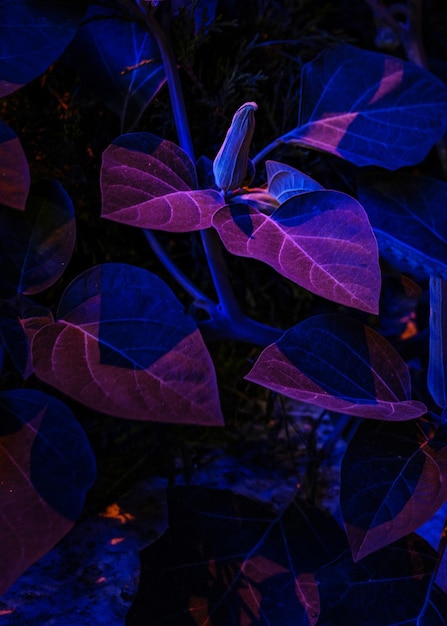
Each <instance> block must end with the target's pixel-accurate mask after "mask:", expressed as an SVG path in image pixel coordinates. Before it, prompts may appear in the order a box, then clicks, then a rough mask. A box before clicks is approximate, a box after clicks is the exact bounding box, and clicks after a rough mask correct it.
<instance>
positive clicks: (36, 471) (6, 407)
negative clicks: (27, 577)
mask: <svg viewBox="0 0 447 626" xmlns="http://www.w3.org/2000/svg"><path fill="white" fill-rule="evenodd" d="M0 413H1V419H0V475H1V477H2V480H1V483H0V520H1V526H2V533H1V535H0V551H1V554H2V559H1V560H0V594H3V593H5V591H6V590H7V589H8V588H9V587H10V585H12V583H13V582H14V581H15V580H16V579H17V578H18V577H19V576H20V575H21V574H22V573H23V572H24V571H25V570H26V569H27V568H28V567H29V566H30V565H31V564H32V563H34V562H35V561H37V560H38V559H39V558H40V557H41V556H43V555H44V554H45V553H46V552H48V551H49V550H50V549H51V548H52V547H53V546H54V545H55V544H56V543H57V542H58V541H59V540H60V539H61V538H62V537H63V536H64V535H65V534H66V533H67V532H68V531H69V530H70V528H71V527H72V526H73V522H74V521H75V520H76V519H77V518H78V517H79V515H80V514H81V511H82V507H83V504H84V496H85V493H86V491H87V490H88V489H89V488H90V486H91V485H92V483H93V481H94V480H95V473H96V470H95V461H94V456H93V453H92V451H91V449H90V445H89V442H88V439H87V437H86V435H85V434H84V431H83V430H82V428H81V427H80V426H79V425H78V423H77V422H76V420H75V418H74V416H73V414H72V413H71V411H70V410H69V409H68V407H67V406H66V405H65V404H63V403H62V402H60V401H59V400H56V399H55V398H52V397H51V396H48V395H46V394H44V393H42V392H40V391H35V390H31V389H15V390H12V391H2V392H0Z"/></svg>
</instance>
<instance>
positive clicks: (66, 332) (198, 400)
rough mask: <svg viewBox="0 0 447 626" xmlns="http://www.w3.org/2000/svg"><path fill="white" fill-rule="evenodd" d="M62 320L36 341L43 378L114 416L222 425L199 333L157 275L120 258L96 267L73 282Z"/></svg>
mask: <svg viewBox="0 0 447 626" xmlns="http://www.w3.org/2000/svg"><path fill="white" fill-rule="evenodd" d="M57 317H58V321H57V322H56V323H55V324H50V325H47V326H45V327H44V328H42V329H41V330H40V331H39V332H38V333H37V334H36V335H35V337H34V340H33V345H32V353H33V365H34V369H35V372H36V375H37V376H38V377H39V378H41V379H42V380H43V381H45V382H47V383H49V384H50V385H53V386H54V387H56V388H57V389H59V390H60V391H62V392H63V393H65V394H67V395H68V396H70V397H72V398H75V399H76V400H78V401H79V402H82V403H84V404H86V405H87V406H90V407H93V408H94V409H96V410H98V411H102V412H104V413H107V414H109V415H115V416H117V417H124V418H130V419H139V420H150V421H159V422H175V423H184V424H205V425H220V424H222V421H223V419H222V415H221V410H220V403H219V396H218V391H217V383H216V377H215V372H214V366H213V363H212V361H211V357H210V355H209V353H208V351H207V349H206V347H205V344H204V343H203V340H202V336H201V335H200V332H199V330H198V329H197V326H196V323H195V321H194V320H193V318H192V317H189V316H188V315H185V313H184V311H183V306H182V305H181V303H180V302H179V301H178V300H177V298H176V297H175V295H174V294H173V293H172V291H171V290H170V289H169V287H168V286H167V285H166V284H165V283H164V282H163V281H162V280H161V279H160V278H158V276H156V275H155V274H151V273H150V272H147V271H146V270H143V269H140V268H137V267H133V266H130V265H122V264H115V263H110V264H104V265H100V266H96V267H94V268H91V269H90V270H87V271H86V272H84V273H83V274H81V275H80V276H78V277H77V278H76V279H75V280H74V281H73V282H72V283H71V284H70V285H69V286H68V288H67V289H66V291H65V293H64V295H63V296H62V298H61V302H60V305H59V309H58V314H57Z"/></svg>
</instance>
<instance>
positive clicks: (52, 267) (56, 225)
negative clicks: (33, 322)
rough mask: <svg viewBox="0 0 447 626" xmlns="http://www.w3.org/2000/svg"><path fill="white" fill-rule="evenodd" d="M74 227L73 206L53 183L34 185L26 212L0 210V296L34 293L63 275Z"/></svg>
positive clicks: (69, 253)
mask: <svg viewBox="0 0 447 626" xmlns="http://www.w3.org/2000/svg"><path fill="white" fill-rule="evenodd" d="M75 240H76V225H75V218H74V209H73V204H72V202H71V200H70V198H69V196H68V194H67V193H66V191H65V190H64V189H63V187H62V186H61V185H60V184H59V183H58V182H57V181H54V180H50V181H45V182H40V183H36V184H35V185H33V187H32V189H31V193H30V195H29V197H28V201H27V205H26V210H25V212H23V213H18V212H17V211H13V210H11V209H3V210H2V211H0V261H1V266H2V270H3V273H2V276H1V280H0V293H1V295H2V296H4V297H10V296H12V295H15V294H20V293H22V294H28V295H29V294H35V293H40V292H41V291H43V290H44V289H47V288H48V287H50V286H51V285H52V284H53V283H55V282H56V281H57V280H58V278H59V277H60V276H61V275H62V274H63V272H64V271H65V268H66V266H67V264H68V262H69V261H70V259H71V255H72V253H73V249H74V244H75Z"/></svg>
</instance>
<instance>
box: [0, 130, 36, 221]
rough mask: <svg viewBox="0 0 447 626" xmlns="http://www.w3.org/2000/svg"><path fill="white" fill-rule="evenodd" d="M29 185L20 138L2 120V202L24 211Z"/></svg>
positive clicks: (0, 199)
mask: <svg viewBox="0 0 447 626" xmlns="http://www.w3.org/2000/svg"><path fill="white" fill-rule="evenodd" d="M29 187H30V173H29V166H28V161H27V160H26V156H25V153H24V151H23V148H22V145H21V143H20V140H19V138H18V137H17V135H16V134H15V133H14V132H13V131H12V130H11V129H10V128H9V126H7V125H6V124H4V123H3V122H2V121H1V120H0V203H1V204H3V205H6V206H8V207H11V208H12V209H19V210H20V211H23V210H24V209H25V203H26V199H27V197H28V193H29Z"/></svg>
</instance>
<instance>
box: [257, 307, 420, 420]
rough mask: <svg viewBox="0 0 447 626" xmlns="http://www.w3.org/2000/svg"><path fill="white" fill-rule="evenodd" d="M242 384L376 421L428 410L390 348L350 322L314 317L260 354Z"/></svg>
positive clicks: (337, 317)
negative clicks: (414, 395)
mask: <svg viewBox="0 0 447 626" xmlns="http://www.w3.org/2000/svg"><path fill="white" fill-rule="evenodd" d="M245 378H246V380H250V381H252V382H254V383H258V384H260V385H263V386H264V387H267V389H272V390H273V391H276V392H278V393H281V394H284V395H285V396H289V397H291V398H295V399H296V400H302V401H304V402H309V403H310V404H316V405H317V406H321V407H324V408H326V409H331V410H333V411H338V412H340V413H347V414H348V415H358V416H359V417H368V418H372V419H380V420H390V421H397V420H408V419H414V418H415V417H419V416H420V415H422V414H424V413H425V412H426V410H427V409H426V407H425V405H424V404H422V402H418V401H416V400H411V382H410V374H409V371H408V368H407V365H406V363H405V362H404V361H403V360H402V358H401V357H400V355H399V354H398V353H397V352H396V351H395V349H394V348H393V347H392V346H391V344H389V343H388V341H386V339H384V338H383V337H382V336H381V335H379V334H378V333H377V332H376V331H374V330H373V329H372V328H369V327H368V326H365V325H364V324H361V323H360V322H357V321H356V320H353V319H348V318H343V317H341V316H337V315H316V316H313V317H311V318H309V319H306V320H304V322H301V323H299V324H297V325H296V326H294V327H293V328H291V329H290V330H288V331H286V332H285V333H284V334H283V335H282V337H281V338H280V339H279V340H278V341H277V342H276V343H274V344H272V345H270V346H268V347H267V348H265V349H264V350H263V352H261V354H260V356H259V357H258V360H257V361H256V363H255V364H254V366H253V368H252V369H251V370H250V372H249V373H248V374H247V375H246V376H245Z"/></svg>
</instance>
